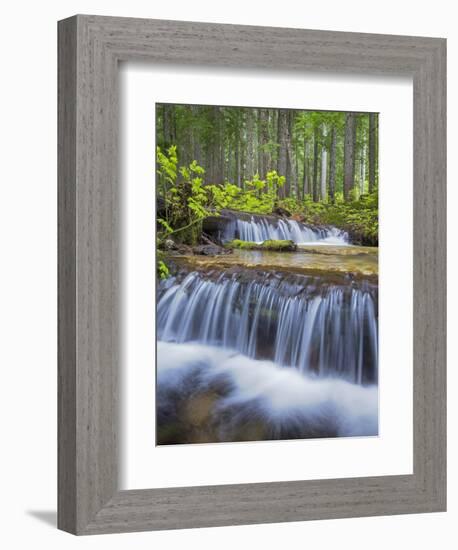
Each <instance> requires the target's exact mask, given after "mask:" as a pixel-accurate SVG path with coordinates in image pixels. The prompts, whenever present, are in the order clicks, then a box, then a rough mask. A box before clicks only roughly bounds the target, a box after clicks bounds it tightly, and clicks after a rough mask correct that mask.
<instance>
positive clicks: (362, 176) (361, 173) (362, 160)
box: [359, 143, 366, 195]
mask: <svg viewBox="0 0 458 550" xmlns="http://www.w3.org/2000/svg"><path fill="white" fill-rule="evenodd" d="M359 162H360V164H359V193H360V195H363V194H364V183H365V180H366V144H365V143H364V144H363V146H362V147H361V157H360V161H359Z"/></svg>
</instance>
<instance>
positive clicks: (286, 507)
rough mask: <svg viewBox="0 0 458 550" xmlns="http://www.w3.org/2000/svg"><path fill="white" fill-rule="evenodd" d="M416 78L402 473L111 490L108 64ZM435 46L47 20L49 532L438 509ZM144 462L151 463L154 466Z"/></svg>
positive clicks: (440, 85) (114, 119)
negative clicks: (55, 372) (410, 373)
mask: <svg viewBox="0 0 458 550" xmlns="http://www.w3.org/2000/svg"><path fill="white" fill-rule="evenodd" d="M139 60H144V61H149V62H152V63H173V64H175V65H177V66H178V65H190V64H191V65H205V66H212V67H214V68H215V70H217V69H218V67H233V68H237V69H238V70H249V71H254V70H259V69H261V70H266V69H267V70H269V71H295V72H297V73H300V72H304V71H329V72H335V71H339V72H347V73H348V72H351V73H359V74H363V75H372V74H402V75H405V74H409V75H412V77H413V80H414V342H413V345H414V442H413V444H414V474H413V475H406V476H381V477H373V478H352V479H336V480H320V481H301V480H298V481H292V482H276V483H258V484H244V485H222V486H214V487H188V488H178V489H149V490H148V489H145V490H142V491H119V490H118V484H117V479H118V452H117V445H118V443H117V432H118V418H117V415H118V412H117V411H118V407H117V400H118V367H119V350H118V341H119V338H118V333H119V305H118V290H119V285H118V274H119V259H118V257H119V250H118V246H119V238H118V231H119V221H118V204H119V188H118V174H119V167H118V158H119V155H118V135H117V132H118V117H119V112H118V89H117V70H118V63H119V62H120V61H139ZM445 79H446V77H445V41H444V40H443V39H437V38H423V37H409V36H390V35H370V34H359V33H340V32H329V31H309V30H300V29H280V28H264V27H244V26H235V25H216V24H207V23H205V24H204V23H188V22H177V21H155V20H147V19H124V18H113V17H99V16H82V15H80V16H75V17H73V18H70V19H67V20H64V21H61V22H60V23H59V503H58V516H59V528H61V529H64V530H66V531H69V532H71V533H75V534H95V533H109V532H124V531H142V530H151V529H178V528H186V527H204V526H216V525H237V524H248V523H268V522H280V521H299V520H307V519H322V518H338V517H351V516H368V515H380V514H402V513H413V512H433V511H442V510H445V498H446V497H445V495H446V464H445V459H446V452H445V451H446V448H445V441H446V438H445V428H446V425H445V412H446V409H445V407H446V405H445V397H446V391H445V390H446V379H445V350H446V342H445V319H446V312H445V296H446V290H445V272H446V271H445V267H446V266H445V262H446V260H445V250H446V227H445V199H446V196H445V182H446V168H445V163H446V158H445V154H446V153H445V152H446V141H445V139H446V133H445V115H446V105H445V104H446V97H445V89H446V88H445ZM152 467H154V465H152Z"/></svg>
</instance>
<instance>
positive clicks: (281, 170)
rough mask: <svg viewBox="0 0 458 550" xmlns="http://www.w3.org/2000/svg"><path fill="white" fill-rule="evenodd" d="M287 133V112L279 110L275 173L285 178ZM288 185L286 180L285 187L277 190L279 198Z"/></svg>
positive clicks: (283, 194) (283, 195) (282, 195)
mask: <svg viewBox="0 0 458 550" xmlns="http://www.w3.org/2000/svg"><path fill="white" fill-rule="evenodd" d="M287 132H288V121H287V111H286V110H285V109H279V111H278V145H279V151H278V164H277V172H278V174H279V175H280V176H285V177H286V176H287V170H288V169H287V163H288V158H287V156H288V153H287ZM287 185H288V180H286V182H285V185H283V186H282V187H281V188H280V190H279V195H280V197H282V198H284V197H285V195H286V186H287Z"/></svg>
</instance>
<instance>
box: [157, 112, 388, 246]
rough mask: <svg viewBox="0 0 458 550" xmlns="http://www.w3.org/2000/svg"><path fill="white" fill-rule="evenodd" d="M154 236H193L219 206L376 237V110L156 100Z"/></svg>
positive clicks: (371, 241)
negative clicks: (185, 103)
mask: <svg viewBox="0 0 458 550" xmlns="http://www.w3.org/2000/svg"><path fill="white" fill-rule="evenodd" d="M156 145H157V151H156V174H157V179H156V184H157V185H156V188H157V197H158V217H157V218H158V224H159V225H158V234H159V238H161V237H165V236H167V235H173V238H176V239H179V240H183V241H185V242H189V243H195V242H197V241H199V238H200V233H199V231H201V228H199V221H200V220H203V219H205V218H206V217H208V216H211V215H215V214H216V215H218V212H219V211H220V210H221V209H224V208H226V209H232V210H236V211H244V212H251V213H255V214H272V213H273V214H277V215H280V216H284V217H288V218H294V219H297V220H298V221H300V222H303V223H308V224H315V225H332V226H335V227H338V228H342V229H344V230H346V231H348V232H350V233H351V234H352V240H353V242H355V243H359V244H367V245H377V244H378V200H377V199H378V197H377V195H378V193H377V189H378V114H377V113H362V112H338V111H312V110H297V109H274V108H253V107H222V106H208V105H178V104H165V103H160V104H156Z"/></svg>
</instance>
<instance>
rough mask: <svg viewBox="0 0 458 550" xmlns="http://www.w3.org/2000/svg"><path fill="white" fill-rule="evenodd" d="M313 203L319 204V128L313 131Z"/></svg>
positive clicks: (316, 127)
mask: <svg viewBox="0 0 458 550" xmlns="http://www.w3.org/2000/svg"><path fill="white" fill-rule="evenodd" d="M312 194H313V201H314V202H318V200H319V197H318V126H315V128H314V131H313V186H312Z"/></svg>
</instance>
